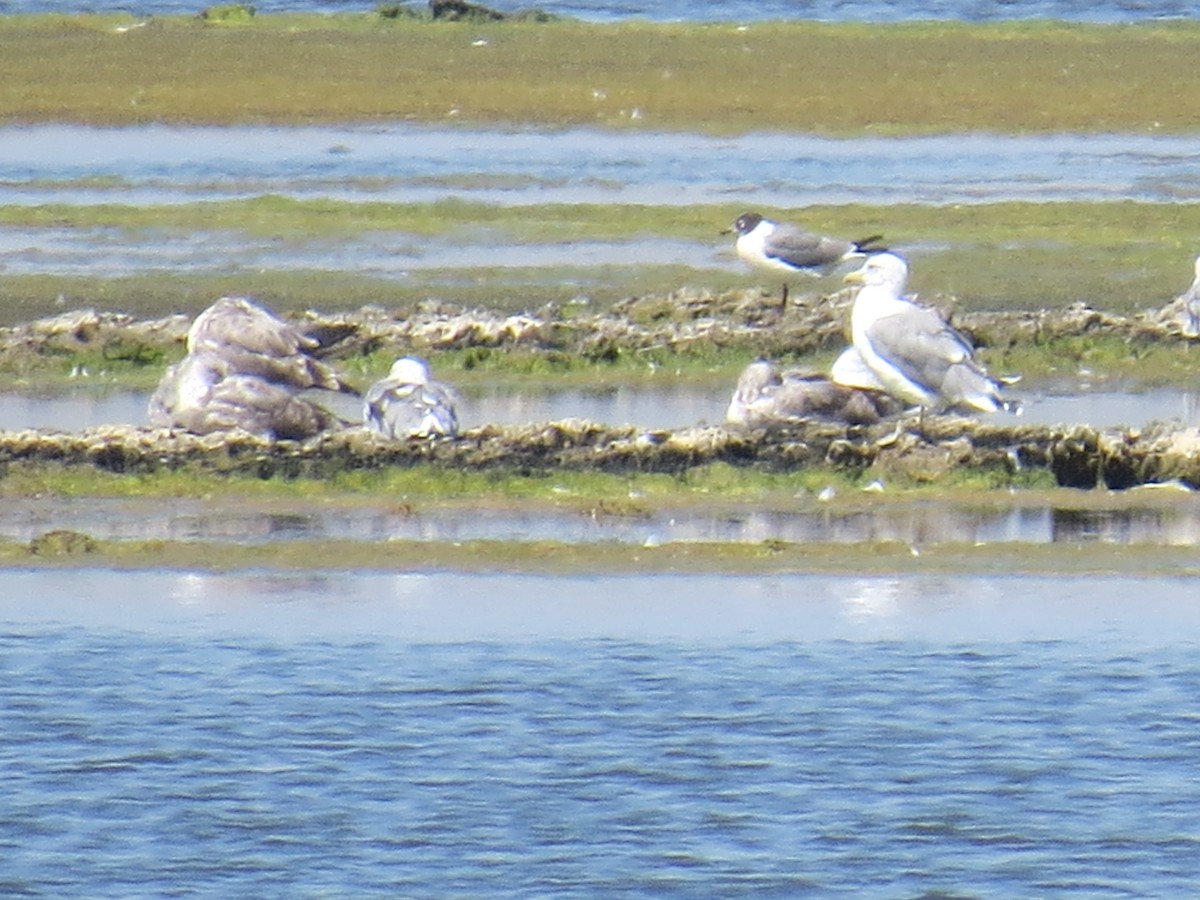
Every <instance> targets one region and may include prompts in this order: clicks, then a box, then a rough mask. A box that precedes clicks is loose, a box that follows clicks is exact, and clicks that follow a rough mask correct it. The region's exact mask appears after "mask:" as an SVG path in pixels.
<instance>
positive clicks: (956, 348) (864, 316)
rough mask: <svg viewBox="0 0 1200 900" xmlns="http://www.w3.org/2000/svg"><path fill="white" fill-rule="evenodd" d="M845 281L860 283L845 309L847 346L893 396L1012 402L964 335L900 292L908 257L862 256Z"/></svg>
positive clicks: (954, 403) (936, 405)
mask: <svg viewBox="0 0 1200 900" xmlns="http://www.w3.org/2000/svg"><path fill="white" fill-rule="evenodd" d="M845 280H846V281H848V282H857V283H860V284H862V288H861V289H860V290H859V292H858V295H857V296H856V297H855V298H854V307H853V310H852V311H851V314H850V330H851V333H852V335H853V340H854V348H855V349H856V350H857V351H858V353H859V355H860V356H861V357H862V361H863V362H864V363H865V364H866V366H867V368H868V369H870V370H871V372H873V373H874V375H875V377H876V378H877V379H878V380H879V383H880V384H881V385H882V386H883V388H884V390H886V391H887V392H888V393H889V394H891V395H892V396H893V397H896V398H898V399H900V400H903V401H904V402H905V403H909V404H912V405H913V406H919V407H921V408H922V409H923V410H924V409H947V408H953V407H958V408H963V409H974V410H978V411H980V412H995V411H997V410H999V409H1011V408H1013V407H1014V406H1015V405H1014V404H1011V403H1009V402H1008V401H1006V400H1004V399H1003V398H1002V397H1001V396H1000V391H1001V386H1000V383H999V382H997V381H995V380H994V379H992V378H990V377H989V376H988V374H987V372H986V371H984V368H983V366H981V365H980V364H979V362H978V361H977V360H976V359H975V351H974V348H972V346H971V344H970V343H969V342H968V341H967V339H966V338H965V337H963V336H962V335H961V334H959V333H958V332H957V331H955V330H954V329H953V328H952V327H951V326H950V325H949V324H948V323H947V322H946V321H945V319H943V318H942V317H941V316H940V315H939V314H938V313H937V311H936V310H933V309H930V308H929V307H925V306H919V305H918V304H916V303H914V302H912V301H911V300H907V299H905V298H904V296H903V292H904V286H905V283H906V282H907V281H908V264H907V263H905V261H904V260H903V259H901V258H900V257H899V256H896V255H895V254H894V253H878V254H875V255H873V256H870V257H868V259H867V261H866V262H865V263H864V264H863V267H862V268H861V269H859V270H857V271H855V272H851V273H850V274H849V275H847V276H846V277H845Z"/></svg>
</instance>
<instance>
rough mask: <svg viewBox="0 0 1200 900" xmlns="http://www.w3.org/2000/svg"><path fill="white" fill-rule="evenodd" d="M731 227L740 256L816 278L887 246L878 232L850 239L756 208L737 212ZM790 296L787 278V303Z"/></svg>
mask: <svg viewBox="0 0 1200 900" xmlns="http://www.w3.org/2000/svg"><path fill="white" fill-rule="evenodd" d="M732 231H734V232H736V233H737V236H738V237H737V243H736V247H737V254H738V256H740V257H741V258H742V259H743V260H745V261H746V262H747V263H749V264H750V265H752V266H754V267H755V268H757V269H762V270H764V271H767V272H775V273H779V272H784V273H786V274H789V275H795V274H803V275H808V276H811V277H814V278H817V277H821V276H825V275H830V274H832V273H833V272H834V270H835V269H837V267H838V266H839V265H841V264H842V263H843V262H846V261H847V260H851V259H855V258H857V257H861V256H865V255H866V254H868V253H874V252H879V251H881V250H883V249H884V248H883V247H879V246H876V245H877V243H878V241H879V240H881V236H880V235H877V234H876V235H872V236H871V237H868V238H863V239H862V240H861V241H847V240H842V239H841V238H833V237H827V236H826V235H822V234H814V233H813V232H811V231H805V230H804V229H802V228H798V227H797V226H795V225H787V224H784V223H780V222H773V221H771V220H770V219H767V218H764V217H763V216H761V215H760V214H758V213H756V212H745V213H742V214H741V215H740V216H738V217H737V220H736V221H735V222H734V223H733V229H732ZM726 233H728V232H726ZM787 299H788V283H787V282H786V281H784V283H783V302H784V304H786V303H787Z"/></svg>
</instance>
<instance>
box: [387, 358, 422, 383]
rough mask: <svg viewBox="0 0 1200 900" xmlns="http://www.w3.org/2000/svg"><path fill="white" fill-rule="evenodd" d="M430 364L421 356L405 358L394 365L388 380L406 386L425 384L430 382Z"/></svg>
mask: <svg viewBox="0 0 1200 900" xmlns="http://www.w3.org/2000/svg"><path fill="white" fill-rule="evenodd" d="M429 377H430V373H429V363H427V362H425V360H423V359H421V357H419V356H404V357H401V358H400V359H398V360H396V361H395V362H394V363H392V369H391V371H390V372H388V378H391V379H393V380H395V381H400V382H403V383H404V384H425V383H426V382H428V381H429Z"/></svg>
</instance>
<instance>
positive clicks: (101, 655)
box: [0, 571, 1200, 897]
mask: <svg viewBox="0 0 1200 900" xmlns="http://www.w3.org/2000/svg"><path fill="white" fill-rule="evenodd" d="M1135 594H1136V595H1137V596H1138V598H1139V601H1138V603H1137V604H1136V609H1134V608H1131V607H1133V606H1134V604H1131V603H1130V602H1129V598H1130V597H1132V596H1134V595H1135ZM1195 596H1196V590H1195V582H1194V579H1173V580H1172V579H1128V578H1083V579H1074V580H1064V579H1052V578H1050V579H1047V578H1003V577H1000V578H997V577H990V578H989V577H956V578H934V577H929V578H925V577H915V578H904V579H889V578H826V577H816V576H790V577H771V578H761V579H755V578H740V579H736V578H702V577H677V576H668V577H662V578H591V579H589V578H554V579H547V578H532V577H526V576H470V577H467V576H454V575H437V574H433V575H426V576H415V575H407V576H387V575H370V574H361V575H344V576H326V577H312V576H285V575H275V576H272V575H268V574H258V575H254V574H251V575H244V576H230V575H225V576H220V575H218V576H202V575H196V574H191V575H186V574H185V575H180V574H173V573H161V572H160V573H153V572H151V573H135V574H129V573H109V572H104V571H89V572H81V573H70V572H67V573H45V572H43V573H22V572H0V597H2V598H3V599H2V600H0V678H2V683H3V684H4V689H3V692H2V693H0V760H2V762H3V767H4V772H5V790H4V793H3V795H2V798H0V813H2V814H0V858H2V859H3V860H4V864H3V866H0V891H2V892H3V893H4V894H5V895H7V896H22V895H27V896H32V895H39V896H43V895H52V896H89V897H101V896H114V897H115V896H121V897H136V896H163V895H178V896H212V897H228V896H250V895H253V896H295V897H316V896H364V895H370V896H412V897H447V896H485V895H486V896H531V895H547V894H554V895H568V896H579V897H595V896H661V895H665V894H670V895H676V896H697V897H699V896H706V897H707V896H714V895H724V896H728V895H733V894H738V895H740V894H749V893H752V892H753V893H754V894H756V895H759V894H767V895H771V896H798V895H805V896H886V897H915V896H930V895H938V896H1009V897H1028V896H1071V897H1134V896H1187V895H1190V893H1191V892H1192V891H1193V890H1194V888H1195V884H1196V883H1197V879H1200V781H1198V780H1197V779H1196V778H1195V773H1196V771H1197V765H1198V764H1200V654H1197V652H1196V651H1197V642H1198V641H1200V610H1197V608H1196V607H1197V604H1196V602H1195V600H1194V598H1195Z"/></svg>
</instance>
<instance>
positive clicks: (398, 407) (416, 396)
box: [363, 356, 458, 438]
mask: <svg viewBox="0 0 1200 900" xmlns="http://www.w3.org/2000/svg"><path fill="white" fill-rule="evenodd" d="M457 403H458V398H457V397H456V396H455V394H454V391H453V390H451V389H450V388H449V387H447V386H446V385H444V384H442V383H441V382H440V381H434V380H433V378H432V375H431V373H430V370H429V363H427V362H426V361H425V360H423V359H421V358H420V357H419V356H405V357H403V358H402V359H398V360H396V361H395V362H394V363H392V369H391V371H390V372H388V375H387V377H386V378H383V379H381V380H380V381H377V382H375V384H373V385H371V388H370V389H369V390H368V391H367V395H366V397H365V398H363V424H364V425H366V426H367V427H368V428H370V429H371V430H372V431H375V432H377V433H378V434H382V435H383V436H384V437H389V438H404V437H435V436H439V435H448V436H452V435H455V434H458V413H457V411H456V409H455V407H456V405H457Z"/></svg>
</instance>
